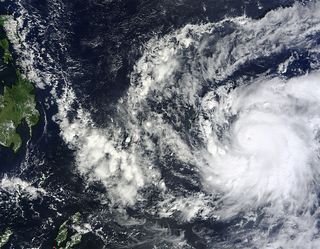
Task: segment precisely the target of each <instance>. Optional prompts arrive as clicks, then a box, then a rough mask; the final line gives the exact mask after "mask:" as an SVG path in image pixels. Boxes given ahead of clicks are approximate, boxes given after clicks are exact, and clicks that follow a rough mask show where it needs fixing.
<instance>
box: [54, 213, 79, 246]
mask: <svg viewBox="0 0 320 249" xmlns="http://www.w3.org/2000/svg"><path fill="white" fill-rule="evenodd" d="M80 220H81V214H80V213H79V212H77V213H75V214H74V215H72V216H71V217H70V218H69V219H68V220H66V221H65V222H64V223H62V225H61V226H60V227H59V231H58V235H57V237H56V243H57V246H58V248H59V249H73V248H74V247H75V246H76V245H77V244H79V243H80V242H81V239H82V235H81V234H79V233H77V232H75V233H74V229H73V228H72V227H73V226H79V225H80ZM72 232H73V234H72ZM69 234H72V235H71V236H70V237H69V239H68V235H69ZM63 245H65V246H63Z"/></svg>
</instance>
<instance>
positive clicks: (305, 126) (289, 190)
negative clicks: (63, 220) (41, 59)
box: [11, 3, 320, 248]
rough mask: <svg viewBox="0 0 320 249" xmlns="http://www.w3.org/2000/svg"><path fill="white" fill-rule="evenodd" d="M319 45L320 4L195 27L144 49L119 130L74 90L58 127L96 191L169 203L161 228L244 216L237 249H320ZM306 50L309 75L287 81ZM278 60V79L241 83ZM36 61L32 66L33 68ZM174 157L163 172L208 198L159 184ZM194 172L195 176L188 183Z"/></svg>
mask: <svg viewBox="0 0 320 249" xmlns="http://www.w3.org/2000/svg"><path fill="white" fill-rule="evenodd" d="M11 24H13V23H12V22H11ZM18 24H19V22H18ZM319 34H320V4H319V3H310V4H305V5H302V4H295V5H293V6H292V7H290V8H280V9H277V10H274V11H270V12H269V13H268V14H266V16H265V17H263V18H262V19H259V20H252V19H250V18H247V17H239V18H226V19H224V20H222V21H220V22H218V23H208V24H202V25H186V26H185V27H183V28H181V29H179V30H176V31H175V32H172V33H170V34H167V35H165V36H163V37H160V38H159V37H155V38H153V39H151V40H150V41H149V42H148V43H147V44H145V46H144V53H143V56H142V57H141V58H140V59H139V60H138V61H137V62H136V65H135V68H134V71H133V72H132V73H131V75H130V77H131V78H130V79H131V85H130V88H129V89H128V92H127V93H126V94H125V96H123V97H122V98H121V99H120V100H119V101H118V103H117V115H115V117H114V118H113V122H111V123H110V124H106V127H104V128H100V127H97V126H96V125H95V124H94V123H93V122H92V120H91V117H90V114H89V113H88V112H87V111H85V110H83V109H82V108H81V104H79V103H77V102H79V101H78V100H77V98H76V96H75V93H74V91H73V89H72V87H71V86H69V85H65V86H64V87H63V89H62V92H63V93H62V95H59V94H58V93H59V90H61V89H58V87H59V86H58V84H56V85H54V84H53V86H52V87H53V90H52V94H53V96H54V97H55V98H56V102H57V105H58V114H57V115H56V117H55V120H56V121H57V123H58V124H59V125H60V128H61V136H62V137H63V139H64V140H65V142H66V143H67V144H68V145H69V146H70V148H72V149H73V150H74V151H75V157H76V162H75V164H76V168H77V169H78V171H79V172H80V173H81V174H82V175H83V176H84V177H86V178H87V179H88V182H89V183H91V182H93V181H99V182H101V183H103V184H104V186H105V187H106V189H107V193H108V195H109V198H110V199H112V200H113V201H114V202H116V203H122V204H124V205H134V204H135V203H137V202H139V201H141V200H143V198H144V195H143V191H144V190H147V189H148V188H149V187H156V188H158V189H159V190H160V191H161V193H162V197H164V198H163V199H164V200H162V201H161V202H159V203H158V206H157V207H155V208H154V210H153V214H158V215H160V216H162V217H171V216H173V215H174V214H175V213H176V212H180V216H179V217H180V219H182V220H184V221H190V220H192V219H194V218H195V217H198V216H201V217H202V218H204V219H221V220H228V219H231V218H232V217H234V216H237V215H239V214H240V215H241V218H242V221H241V222H242V223H239V224H238V225H237V227H236V228H234V230H233V231H231V232H230V233H233V236H234V238H239V240H241V241H242V242H241V243H239V244H238V248H246V247H248V248H254V246H255V247H256V248H280V247H283V248H318V247H320V242H319V238H318V237H319V235H318V234H319V231H318V228H317V216H318V215H319V210H318V209H319V208H318V207H319V205H318V198H317V195H318V193H319V188H318V185H319V169H320V168H319V167H320V166H319V165H320V160H319V144H320V141H319V134H320V133H319V128H320V112H319V110H320V80H319V79H320V73H319V72H316V71H317V70H318V69H319V67H320V63H319V53H320V44H319V38H317V37H319ZM16 49H17V50H18V51H19V49H22V48H20V47H19V46H18V45H17V44H16ZM30 49H31V48H30ZM300 50H303V51H304V52H306V53H307V54H308V60H309V61H310V68H311V72H310V73H308V74H306V75H305V76H301V77H295V78H292V79H286V78H285V77H284V74H285V73H286V72H287V71H288V69H289V68H290V67H291V66H292V65H293V63H294V62H295V60H296V59H297V57H299V53H298V52H299V51H300ZM41 51H42V50H41V48H37V49H36V52H39V53H44V52H43V51H42V52H41ZM283 51H287V52H288V53H289V56H285V55H284V54H282V52H283ZM290 51H291V52H290ZM297 51H298V52H297ZM290 53H291V54H290ZM28 56H29V57H30V56H31V57H32V54H31V55H27V54H25V58H29V57H28ZM282 56H283V58H282ZM273 57H277V58H278V59H277V60H278V61H277V64H273V63H271V64H270V66H269V67H270V68H269V70H262V73H260V74H255V75H254V76H252V75H251V76H248V75H240V76H239V74H241V73H243V72H244V70H243V67H244V66H245V65H247V64H250V63H253V64H256V63H259V62H258V61H257V60H258V59H261V58H262V59H266V58H271V59H272V58H273ZM279 57H280V59H279ZM32 58H33V59H34V58H36V57H32ZM32 58H31V59H30V60H26V59H25V60H24V62H25V63H27V62H28V61H29V63H31V64H32V63H35V62H34V60H32ZM281 58H282V59H281ZM47 59H48V61H50V58H47ZM23 66H24V67H26V68H27V69H28V68H29V66H28V65H24V64H23ZM258 66H259V65H258ZM262 66H265V65H262ZM30 68H32V67H30ZM28 72H29V74H30V76H31V78H32V77H33V75H34V74H36V73H37V72H33V71H30V70H29V71H28ZM38 73H39V72H38ZM296 73H297V74H301V73H302V71H301V70H300V71H299V70H297V72H296ZM39 74H40V75H41V76H42V73H39ZM42 77H44V76H42ZM52 78H54V77H53V76H48V77H46V79H47V82H52ZM32 79H33V78H32ZM55 83H57V82H55ZM39 84H40V83H39ZM57 89H58V90H57ZM75 103H77V105H74V104H75ZM74 106H80V107H79V108H77V109H76V110H74ZM74 112H76V115H69V114H70V113H73V114H74ZM71 116H72V117H73V118H71ZM168 158H169V159H172V160H173V162H179V164H177V165H179V166H177V165H175V163H172V164H171V165H169V166H170V167H171V168H169V170H168V168H166V169H165V170H167V171H169V172H166V173H167V174H168V175H169V176H168V177H170V176H175V177H177V179H183V180H185V181H187V182H188V183H190V184H193V183H194V182H197V181H198V180H200V181H201V182H200V184H199V185H200V187H202V191H200V192H201V193H199V194H194V193H190V194H189V196H183V195H181V196H179V193H177V192H178V191H177V189H175V190H174V191H173V190H172V189H170V187H168V185H169V184H167V183H168V179H166V178H165V177H164V176H163V175H162V174H161V173H162V172H163V171H162V170H163V169H162V168H161V167H162V166H163V165H167V164H168V163H167V161H168ZM190 165H191V166H190ZM186 169H188V170H189V171H190V172H192V174H193V175H192V176H191V175H190V174H191V173H190V174H189V175H188V174H185V175H184V174H183V173H181V172H183V170H186ZM195 176H198V177H199V178H197V179H196V177H195ZM193 177H194V178H193ZM177 184H179V183H178V182H177ZM181 188H183V187H181ZM213 197H214V198H213ZM261 220H262V221H261ZM250 222H251V223H253V224H254V225H253V226H254V228H255V229H252V228H248V226H246V225H247V224H249V223H250ZM251 223H250V224H251ZM277 227H281V229H278V230H277V229H276V228H277ZM275 230H276V231H277V232H274V231H275ZM217 243H218V242H217ZM219 243H220V244H219ZM219 243H218V244H216V245H217V248H233V244H230V243H231V242H229V241H224V242H219Z"/></svg>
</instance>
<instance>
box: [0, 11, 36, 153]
mask: <svg viewBox="0 0 320 249" xmlns="http://www.w3.org/2000/svg"><path fill="white" fill-rule="evenodd" d="M5 20H6V17H4V16H1V17H0V52H1V54H2V55H3V56H2V59H1V60H0V65H4V66H5V67H3V68H4V69H2V71H1V72H0V76H1V79H0V80H1V82H2V87H3V94H2V95H0V145H2V146H5V147H12V149H13V151H14V152H17V151H18V150H19V148H20V146H21V144H22V139H21V136H20V134H19V133H18V132H17V128H18V126H19V125H21V124H22V122H23V121H25V122H26V124H27V126H28V128H29V135H30V136H31V135H32V127H33V126H34V125H36V124H37V123H38V121H39V116H40V114H39V112H38V110H37V109H36V101H35V96H34V88H33V85H32V83H31V82H30V81H28V80H27V79H25V78H24V77H23V76H22V75H21V73H20V71H19V69H17V68H16V66H15V64H14V62H13V60H12V55H11V53H10V43H9V40H8V38H7V37H6V33H5V30H4V28H3V25H4V23H5ZM9 77H10V78H11V79H12V78H13V79H15V81H14V82H13V83H11V84H9V83H8V78H9Z"/></svg>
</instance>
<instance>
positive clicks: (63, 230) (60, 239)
mask: <svg viewBox="0 0 320 249" xmlns="http://www.w3.org/2000/svg"><path fill="white" fill-rule="evenodd" d="M67 238H68V228H67V221H65V222H64V223H63V224H62V225H61V226H60V228H59V231H58V235H57V238H56V242H57V245H58V246H61V245H62V244H63V243H64V242H65V241H66V240H67Z"/></svg>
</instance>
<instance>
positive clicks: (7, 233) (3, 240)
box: [0, 228, 13, 248]
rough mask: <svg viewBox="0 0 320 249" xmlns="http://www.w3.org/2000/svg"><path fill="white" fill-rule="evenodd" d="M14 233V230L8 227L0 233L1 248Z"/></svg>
mask: <svg viewBox="0 0 320 249" xmlns="http://www.w3.org/2000/svg"><path fill="white" fill-rule="evenodd" d="M12 234H13V232H12V231H11V230H10V229H9V228H7V229H6V230H5V232H4V233H3V234H2V235H0V248H2V247H3V246H4V245H6V244H7V243H8V241H9V239H10V237H11V235H12Z"/></svg>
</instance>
